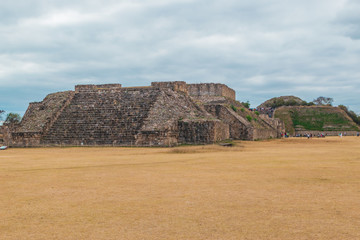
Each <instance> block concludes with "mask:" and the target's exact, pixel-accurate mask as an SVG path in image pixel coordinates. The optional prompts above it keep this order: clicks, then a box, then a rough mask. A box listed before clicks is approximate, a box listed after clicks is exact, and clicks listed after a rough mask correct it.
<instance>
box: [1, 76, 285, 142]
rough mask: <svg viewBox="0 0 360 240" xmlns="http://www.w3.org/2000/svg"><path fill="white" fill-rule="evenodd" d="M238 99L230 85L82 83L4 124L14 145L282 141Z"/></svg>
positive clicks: (275, 128) (272, 124)
mask: <svg viewBox="0 0 360 240" xmlns="http://www.w3.org/2000/svg"><path fill="white" fill-rule="evenodd" d="M282 128H283V125H282V124H281V122H277V121H276V120H271V121H270V120H266V119H263V118H262V117H261V116H258V115H256V114H255V113H253V112H251V111H249V110H248V109H246V108H244V107H243V106H242V105H241V104H240V103H239V102H238V101H236V100H235V91H234V90H232V89H231V88H229V87H227V86H226V85H224V84H214V83H210V84H186V83H185V82H154V83H152V84H151V86H148V87H122V86H121V85H120V84H105V85H78V86H76V87H75V91H66V92H58V93H53V94H49V95H48V96H46V97H45V99H44V100H43V101H42V102H35V103H30V105H29V107H28V109H27V111H26V113H25V115H24V117H23V119H22V121H21V123H20V124H19V125H17V126H4V127H3V139H4V141H5V143H6V144H7V145H9V146H66V145H69V146H73V145H74V146H79V145H80V146H81V145H91V146H93V145H107V146H174V145H178V144H184V143H188V144H206V143H214V142H217V141H221V140H225V139H229V138H231V139H243V140H256V139H267V138H276V137H279V136H280V132H281V131H283V129H282Z"/></svg>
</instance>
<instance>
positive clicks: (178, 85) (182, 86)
mask: <svg viewBox="0 0 360 240" xmlns="http://www.w3.org/2000/svg"><path fill="white" fill-rule="evenodd" d="M151 86H152V87H156V88H167V89H171V90H173V91H180V92H184V93H188V88H187V84H186V82H182V81H175V82H152V83H151Z"/></svg>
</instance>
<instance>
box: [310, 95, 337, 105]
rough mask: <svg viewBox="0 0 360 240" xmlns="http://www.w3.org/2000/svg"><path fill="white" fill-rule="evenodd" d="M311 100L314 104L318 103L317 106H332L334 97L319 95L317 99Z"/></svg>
mask: <svg viewBox="0 0 360 240" xmlns="http://www.w3.org/2000/svg"><path fill="white" fill-rule="evenodd" d="M313 102H314V103H315V105H319V106H324V105H328V106H332V103H333V102H334V99H333V98H329V97H322V96H320V97H318V98H317V99H314V101H313Z"/></svg>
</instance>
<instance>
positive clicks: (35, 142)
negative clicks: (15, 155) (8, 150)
mask: <svg viewBox="0 0 360 240" xmlns="http://www.w3.org/2000/svg"><path fill="white" fill-rule="evenodd" d="M41 136H42V133H41V132H20V133H18V132H14V133H12V134H11V141H12V143H11V144H9V145H11V146H12V147H31V146H41V143H40V139H41Z"/></svg>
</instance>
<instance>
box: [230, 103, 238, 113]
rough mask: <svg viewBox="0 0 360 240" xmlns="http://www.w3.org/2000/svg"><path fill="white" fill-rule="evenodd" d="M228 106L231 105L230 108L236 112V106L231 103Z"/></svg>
mask: <svg viewBox="0 0 360 240" xmlns="http://www.w3.org/2000/svg"><path fill="white" fill-rule="evenodd" d="M230 107H231V109H232V110H234V112H237V108H236V107H235V106H234V105H232V104H231V106H230Z"/></svg>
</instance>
